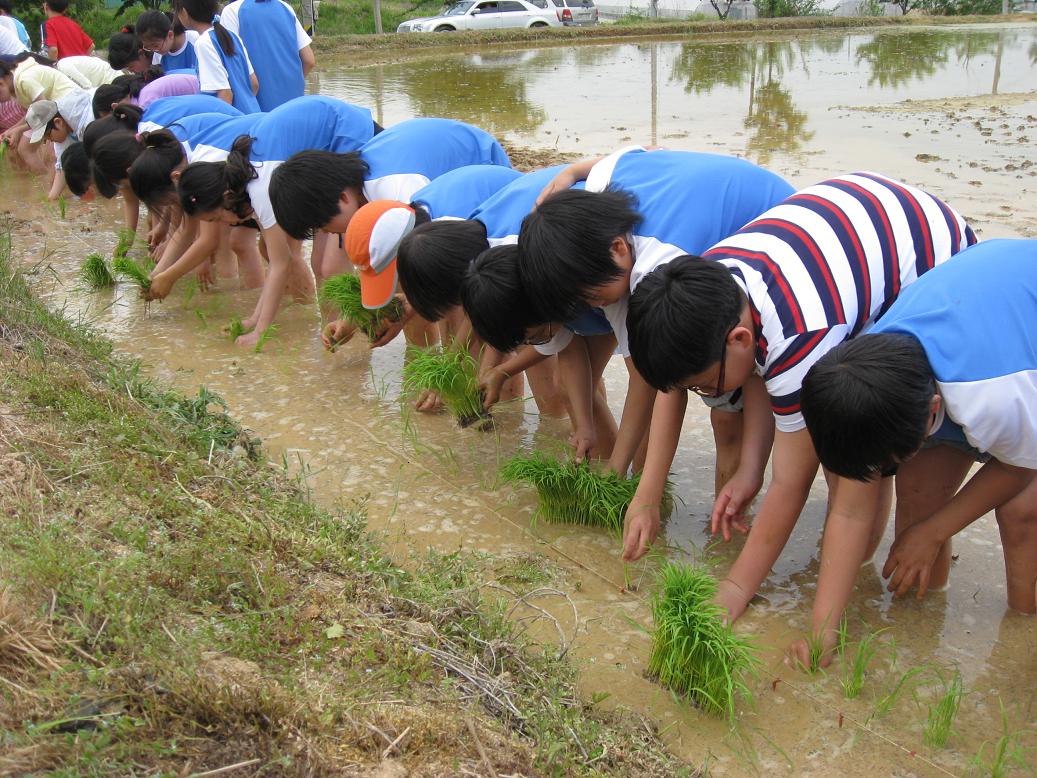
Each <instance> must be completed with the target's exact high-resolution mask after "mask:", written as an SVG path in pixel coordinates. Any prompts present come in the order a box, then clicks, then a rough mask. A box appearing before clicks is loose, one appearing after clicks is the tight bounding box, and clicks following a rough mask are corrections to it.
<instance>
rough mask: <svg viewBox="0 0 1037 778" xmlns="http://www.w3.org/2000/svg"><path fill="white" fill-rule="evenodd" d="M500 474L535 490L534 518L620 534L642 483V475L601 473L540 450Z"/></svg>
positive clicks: (507, 465)
mask: <svg viewBox="0 0 1037 778" xmlns="http://www.w3.org/2000/svg"><path fill="white" fill-rule="evenodd" d="M500 475H501V478H502V479H504V481H506V482H508V483H525V484H528V485H529V486H532V487H533V488H534V489H536V492H537V510H536V513H535V514H534V518H535V519H544V520H545V521H547V522H550V523H552V524H556V523H560V524H584V525H587V526H592V527H604V528H605V529H607V530H609V531H610V532H612V533H613V534H617V535H618V534H619V533H621V532H622V531H623V516H624V515H625V514H626V510H627V507H628V506H629V505H630V502H631V501H632V500H633V499H634V493H635V492H636V491H637V485H638V483H639V482H640V476H636V475H635V476H634V477H633V478H621V477H620V476H618V475H617V474H615V473H600V472H598V471H597V470H594V469H593V468H591V467H590V466H589V465H588V464H586V463H583V464H577V463H576V462H574V461H572V460H571V459H566V460H562V461H559V460H557V459H554V458H553V457H551V456H549V455H547V454H545V453H543V452H540V451H534V452H533V453H532V454H530V455H529V456H517V457H514V458H512V459H511V460H509V461H508V462H506V463H505V464H504V466H503V467H502V468H501V471H500ZM668 493H669V487H667V495H668ZM668 499H669V498H668V496H667V498H666V500H667V501H668ZM664 515H665V513H664Z"/></svg>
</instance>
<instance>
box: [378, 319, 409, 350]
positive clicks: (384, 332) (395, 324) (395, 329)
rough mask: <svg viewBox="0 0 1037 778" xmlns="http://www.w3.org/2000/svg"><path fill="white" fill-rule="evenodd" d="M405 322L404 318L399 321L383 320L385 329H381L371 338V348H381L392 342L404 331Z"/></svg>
mask: <svg viewBox="0 0 1037 778" xmlns="http://www.w3.org/2000/svg"><path fill="white" fill-rule="evenodd" d="M404 324H405V322H404V320H403V319H400V320H399V321H389V320H388V319H386V320H385V321H383V322H382V326H383V329H381V330H379V331H378V333H377V334H376V335H375V336H374V338H372V339H371V348H380V347H382V346H385V345H388V344H389V343H391V342H392V340H393V338H395V337H396V336H397V335H399V334H400V333H401V332H403V325H404Z"/></svg>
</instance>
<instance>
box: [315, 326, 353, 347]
mask: <svg viewBox="0 0 1037 778" xmlns="http://www.w3.org/2000/svg"><path fill="white" fill-rule="evenodd" d="M355 334H356V327H354V326H353V325H352V324H350V323H349V322H348V321H346V320H345V319H336V320H335V321H333V322H331V323H330V324H327V325H325V326H324V329H323V330H321V333H320V342H321V343H323V344H324V348H326V349H327V350H328V351H334V350H335V349H336V348H338V347H339V346H341V345H344V344H346V343H348V342H349V341H350V340H352V339H353V336H354V335H355Z"/></svg>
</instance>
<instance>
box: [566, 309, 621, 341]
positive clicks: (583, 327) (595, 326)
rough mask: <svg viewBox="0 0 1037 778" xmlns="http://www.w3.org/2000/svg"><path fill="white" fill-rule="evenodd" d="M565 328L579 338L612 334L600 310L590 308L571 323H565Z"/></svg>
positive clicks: (607, 321)
mask: <svg viewBox="0 0 1037 778" xmlns="http://www.w3.org/2000/svg"><path fill="white" fill-rule="evenodd" d="M565 328H566V329H567V330H569V331H570V332H572V333H574V334H576V335H580V336H581V337H589V336H591V335H608V334H609V333H611V332H612V325H611V324H609V320H608V319H607V318H606V317H605V314H604V313H603V312H602V310H601V308H591V309H589V310H588V311H587V312H586V313H583V314H581V315H580V316H578V317H577V318H575V319H573V320H572V321H567V322H566V323H565Z"/></svg>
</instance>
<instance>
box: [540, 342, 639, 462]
mask: <svg viewBox="0 0 1037 778" xmlns="http://www.w3.org/2000/svg"><path fill="white" fill-rule="evenodd" d="M558 372H559V375H560V377H561V379H562V386H563V388H564V390H565V393H566V396H567V397H568V398H569V413H570V416H571V418H572V423H573V434H572V439H571V442H572V444H573V449H574V458H575V460H576V461H577V462H582V461H583V460H584V459H586V458H587V457H588V456H590V455H591V452H592V451H593V450H594V448H595V447H596V446H597V443H598V438H597V435H596V434H595V431H594V376H593V375H592V374H591V361H590V354H589V353H588V351H587V341H586V340H585V339H584V338H581V337H579V336H577V337H574V338H573V339H572V340H570V341H569V345H568V346H566V347H565V348H564V349H562V350H561V352H560V353H559V354H558ZM635 450H636V446H635Z"/></svg>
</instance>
